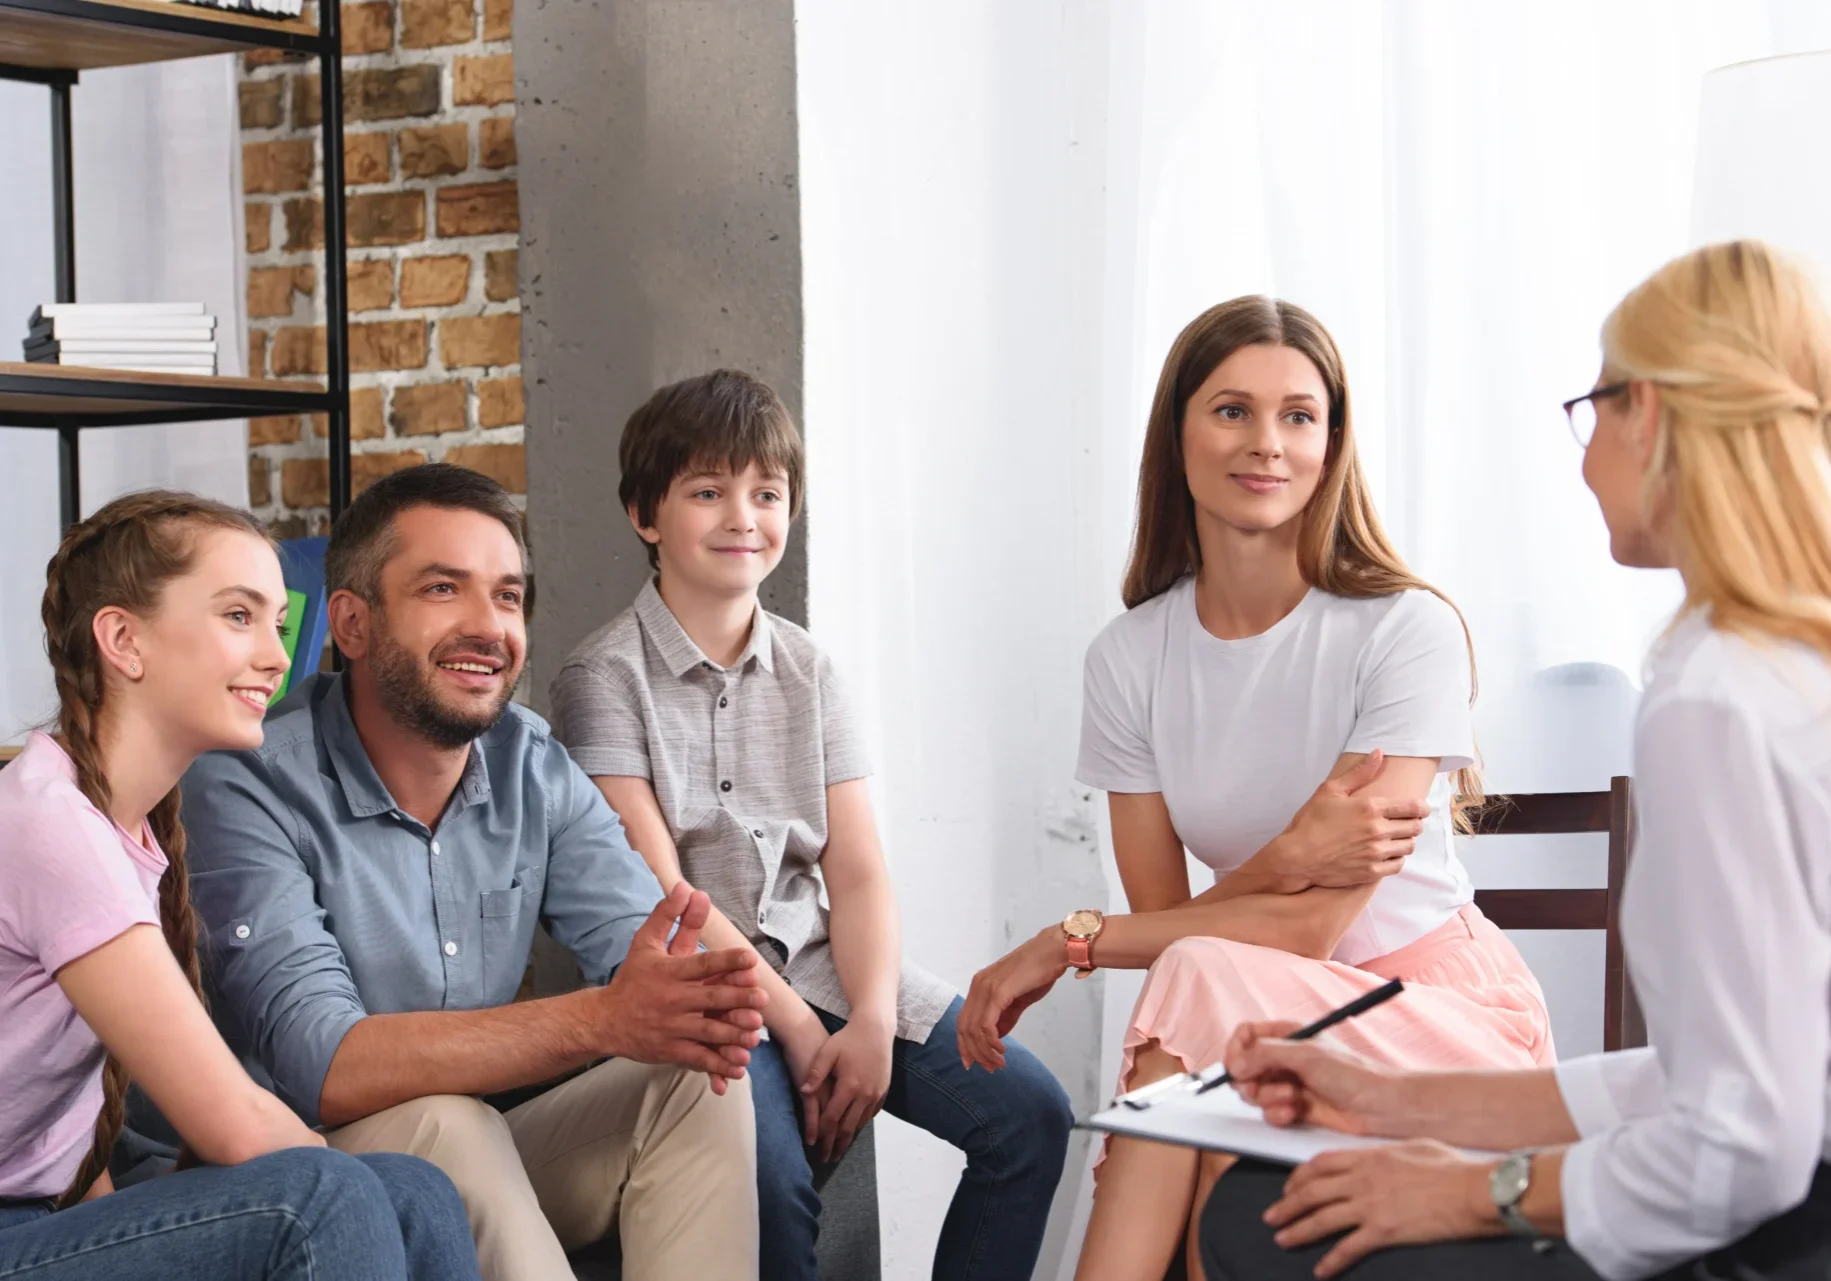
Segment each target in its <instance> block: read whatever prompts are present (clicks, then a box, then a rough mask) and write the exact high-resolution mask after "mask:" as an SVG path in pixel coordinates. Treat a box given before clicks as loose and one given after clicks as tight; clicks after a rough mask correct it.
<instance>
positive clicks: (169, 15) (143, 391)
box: [0, 0, 350, 528]
mask: <svg viewBox="0 0 1831 1281" xmlns="http://www.w3.org/2000/svg"><path fill="white" fill-rule="evenodd" d="M9 9H10V10H24V11H28V12H32V13H39V14H50V15H55V16H58V17H64V18H70V19H74V20H77V21H81V22H91V23H96V24H99V25H103V26H110V27H127V28H140V29H143V30H147V31H157V32H166V33H173V34H178V35H186V36H195V37H197V38H198V39H200V40H210V41H216V42H221V43H223V44H225V45H227V44H233V45H236V46H239V47H242V48H276V49H282V50H285V51H287V52H290V53H297V54H303V55H307V56H315V57H316V58H317V59H318V75H319V86H320V89H321V91H322V92H321V95H320V96H321V99H322V102H323V109H322V111H321V112H320V120H319V123H320V139H321V150H322V152H323V158H322V159H323V167H324V310H325V318H324V319H325V356H326V382H325V389H324V390H323V391H288V390H286V385H285V384H284V383H276V384H275V385H274V389H273V391H272V392H266V391H259V392H257V391H250V390H246V389H241V388H222V389H214V388H209V387H207V386H206V387H199V386H198V385H197V384H195V383H193V384H191V385H188V386H178V385H176V384H171V383H153V382H143V383H142V382H127V381H121V380H114V379H111V380H108V381H106V382H103V381H100V380H88V381H85V380H84V379H83V377H82V375H81V373H80V372H79V371H78V370H76V369H75V368H72V370H71V374H70V377H69V379H68V380H67V381H66V380H63V379H58V378H40V377H37V376H34V377H33V378H31V379H30V382H29V384H28V383H27V382H26V380H24V379H11V380H9V379H7V378H6V377H5V376H4V375H0V391H5V390H16V391H24V390H29V391H32V392H35V393H39V394H43V395H52V396H56V395H65V396H72V397H74V396H81V397H82V398H83V399H85V400H86V401H93V400H94V399H97V398H102V399H108V398H113V399H119V400H123V401H132V402H136V403H140V404H166V405H170V406H172V407H171V408H160V409H145V408H136V409H123V410H122V411H121V412H120V413H111V412H107V411H99V410H82V411H71V412H60V413H57V414H54V415H51V416H50V417H49V418H48V419H47V418H46V417H45V416H42V415H35V416H33V417H32V419H31V421H29V422H26V421H8V420H9V419H12V418H14V415H10V414H5V413H0V426H44V427H49V428H52V429H53V430H55V431H56V432H57V436H58V493H59V512H60V515H61V517H62V520H63V524H64V526H65V527H66V528H67V527H68V526H70V525H72V524H74V523H75V522H76V521H77V520H78V519H79V518H80V516H81V514H82V500H81V494H82V486H81V465H80V457H79V452H78V440H79V433H80V432H81V430H82V429H83V428H85V427H111V426H130V425H140V424H153V423H167V422H195V421H202V420H205V419H211V418H218V419H220V418H240V417H259V416H262V415H265V414H276V413H323V414H326V415H327V417H328V420H329V421H328V426H329V437H330V440H329V445H330V510H331V518H332V519H333V520H335V519H336V517H337V515H338V514H339V513H340V512H342V511H343V509H344V508H345V507H347V506H349V502H350V357H349V311H348V294H347V274H346V265H345V241H344V225H345V221H344V189H343V60H342V44H343V38H342V30H341V21H340V19H341V15H340V14H339V12H338V9H339V3H338V0H320V3H319V5H318V22H319V26H318V31H317V33H316V34H315V35H308V34H305V33H303V32H300V31H296V30H287V29H286V28H284V27H282V26H280V25H278V24H274V25H253V24H241V23H232V22H225V21H222V20H220V19H217V18H213V17H211V16H210V10H209V9H207V8H203V7H190V8H187V7H185V6H183V5H180V4H173V5H171V6H169V8H160V9H156V10H154V9H137V8H127V7H124V6H120V5H111V4H102V3H97V2H96V0H0V23H4V21H5V15H6V12H7V10H9ZM77 76H78V73H77V72H76V71H75V70H73V69H69V68H63V67H39V66H19V65H14V64H9V63H0V79H5V80H18V81H24V82H27V83H31V84H42V85H45V86H47V87H48V88H49V89H50V92H51V188H52V190H51V204H52V241H53V246H52V248H53V253H54V254H55V257H56V301H57V302H75V301H76V205H75V175H74V173H73V169H72V149H71V131H70V91H71V89H72V88H73V87H74V86H75V85H76V83H77Z"/></svg>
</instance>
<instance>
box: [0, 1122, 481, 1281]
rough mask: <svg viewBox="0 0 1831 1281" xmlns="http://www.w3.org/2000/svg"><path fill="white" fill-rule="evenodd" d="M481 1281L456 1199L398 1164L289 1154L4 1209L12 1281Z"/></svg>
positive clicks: (321, 1153) (426, 1167)
mask: <svg viewBox="0 0 1831 1281" xmlns="http://www.w3.org/2000/svg"><path fill="white" fill-rule="evenodd" d="M96 1277H106V1278H108V1281H178V1279H180V1278H182V1279H183V1281H403V1279H404V1281H476V1277H477V1251H476V1248H475V1247H474V1246H473V1245H472V1244H471V1235H470V1224H469V1222H468V1221H467V1220H466V1218H465V1217H464V1205H463V1203H462V1202H460V1201H459V1200H458V1192H457V1189H456V1188H454V1187H452V1185H451V1180H450V1179H448V1178H446V1177H445V1175H444V1174H442V1173H441V1172H440V1171H439V1170H438V1169H437V1167H435V1166H433V1165H430V1164H428V1163H427V1162H425V1161H422V1160H420V1159H419V1158H417V1157H410V1156H399V1155H396V1154H394V1153H376V1154H373V1155H369V1156H360V1157H355V1156H347V1155H345V1154H344V1153H342V1152H334V1151H332V1150H330V1149H329V1148H288V1149H286V1150H284V1151H281V1152H271V1153H269V1154H267V1155H266V1156H263V1157H258V1158H256V1159H255V1160H253V1161H249V1162H247V1163H245V1164H243V1165H236V1166H226V1167H216V1166H211V1167H204V1168H202V1169H194V1170H183V1171H180V1172H179V1173H177V1174H169V1175H164V1176H162V1177H160V1178H156V1179H149V1180H148V1181H147V1182H145V1183H138V1184H135V1185H134V1186H133V1187H130V1188H124V1189H122V1190H121V1191H119V1192H111V1193H109V1194H108V1195H107V1196H102V1197H97V1198H96V1199H95V1200H93V1201H85V1202H84V1203H83V1204H81V1205H77V1206H72V1207H71V1208H70V1209H68V1210H63V1211H60V1212H59V1213H56V1214H52V1213H51V1212H50V1210H49V1209H48V1207H43V1206H30V1207H14V1208H6V1207H0V1278H6V1281H14V1279H15V1278H17V1279H18V1281H90V1279H93V1278H96Z"/></svg>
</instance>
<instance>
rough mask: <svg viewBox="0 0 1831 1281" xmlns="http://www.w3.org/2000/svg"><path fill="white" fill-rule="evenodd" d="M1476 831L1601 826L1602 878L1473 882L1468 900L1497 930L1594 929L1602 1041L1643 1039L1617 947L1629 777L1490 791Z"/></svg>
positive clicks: (1622, 1043)
mask: <svg viewBox="0 0 1831 1281" xmlns="http://www.w3.org/2000/svg"><path fill="white" fill-rule="evenodd" d="M1471 817H1472V818H1473V820H1474V825H1475V834H1476V835H1477V836H1528V835H1561V834H1565V833H1574V832H1607V833H1608V884H1607V886H1605V887H1604V888H1602V889H1599V890H1477V891H1475V906H1476V907H1478V908H1480V909H1481V912H1482V915H1484V916H1486V917H1487V918H1488V919H1489V920H1491V921H1493V922H1494V924H1496V925H1498V926H1500V928H1501V929H1503V930H1602V931H1604V933H1605V935H1606V941H1605V943H1604V953H1603V956H1604V960H1603V980H1602V981H1603V984H1604V988H1603V997H1602V1017H1603V1028H1602V1048H1603V1049H1605V1050H1623V1049H1631V1048H1633V1047H1635V1046H1640V1045H1645V1044H1646V1043H1647V1027H1646V1022H1645V1020H1644V1019H1643V1018H1642V1017H1641V1014H1640V1005H1639V1003H1638V1002H1637V1001H1635V999H1634V988H1633V985H1632V984H1631V983H1630V982H1629V980H1628V971H1627V963H1626V961H1625V959H1624V958H1623V956H1622V951H1621V887H1622V885H1623V884H1624V883H1625V882H1626V880H1627V871H1628V857H1629V853H1630V849H1631V844H1632V839H1633V822H1634V807H1633V784H1632V782H1631V780H1629V779H1626V778H1616V779H1613V780H1612V781H1611V783H1610V786H1609V790H1608V791H1606V792H1519V793H1514V794H1512V795H1507V796H1490V797H1488V798H1487V800H1486V801H1485V802H1484V803H1483V805H1482V806H1481V807H1480V808H1479V809H1478V810H1476V811H1475V813H1474V814H1473V815H1472V816H1471Z"/></svg>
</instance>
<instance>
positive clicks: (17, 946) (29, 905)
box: [0, 734, 165, 1198]
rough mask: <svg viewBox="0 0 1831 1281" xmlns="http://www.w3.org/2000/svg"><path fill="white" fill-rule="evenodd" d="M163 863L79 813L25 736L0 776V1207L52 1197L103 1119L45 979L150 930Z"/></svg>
mask: <svg viewBox="0 0 1831 1281" xmlns="http://www.w3.org/2000/svg"><path fill="white" fill-rule="evenodd" d="M164 873H165V855H164V854H163V853H161V852H160V850H159V847H158V846H157V845H156V844H155V843H154V842H153V838H152V833H151V832H147V833H146V834H145V844H144V845H141V844H140V843H139V842H137V841H135V840H134V839H133V838H132V837H131V836H129V835H128V834H127V833H126V832H124V831H122V830H121V828H120V826H119V824H117V823H115V822H114V821H113V820H112V819H111V818H109V817H108V816H107V815H106V814H103V813H102V812H101V811H100V810H98V809H96V807H95V806H94V805H92V804H90V803H89V799H88V798H87V797H85V796H84V795H83V794H82V792H81V791H80V790H78V788H77V786H76V767H75V766H74V765H73V764H72V763H71V761H70V758H69V756H67V755H66V754H65V753H64V750H63V749H62V748H61V747H59V746H58V745H57V744H56V743H55V742H54V741H53V740H51V739H50V738H48V737H46V736H45V735H43V734H33V735H32V738H31V741H30V742H28V743H27V744H26V747H25V750H24V751H23V752H21V753H20V754H19V756H18V758H17V759H15V760H14V761H13V763H12V764H11V765H8V766H7V767H6V768H5V769H0V1029H3V1031H0V1082H4V1083H5V1085H4V1087H3V1088H0V1197H13V1198H29V1197H49V1196H57V1195H59V1194H61V1193H62V1192H63V1191H64V1189H65V1188H67V1187H69V1186H70V1180H71V1179H73V1178H75V1177H76V1170H77V1167H78V1166H80V1165H81V1164H82V1163H83V1157H84V1156H86V1155H87V1154H88V1151H89V1145H90V1142H91V1140H92V1138H93V1136H94V1133H95V1118H96V1114H97V1113H99V1112H100V1111H101V1108H102V1060H103V1057H104V1053H103V1050H102V1043H101V1042H100V1041H99V1040H97V1039H96V1035H95V1033H94V1032H91V1031H90V1030H89V1025H88V1024H87V1023H85V1022H83V1020H82V1016H81V1015H79V1014H77V1012H76V1008H75V1007H74V1006H72V1005H71V1004H70V1002H69V1001H68V1000H66V999H65V998H64V992H63V989H62V988H60V987H58V986H57V981H56V979H54V978H53V977H52V976H53V975H54V974H56V973H57V971H58V970H59V969H61V968H62V967H63V966H65V965H67V964H69V963H70V962H71V961H74V960H76V959H77V958H78V957H80V956H83V955H85V954H87V953H89V952H93V951H94V950H95V949H96V948H98V947H100V946H101V945H102V944H104V943H106V942H108V941H109V940H111V939H115V938H118V937H120V936H121V935H122V934H124V933H126V932H127V930H128V929H130V928H131V927H133V926H135V925H142V924H144V925H157V924H158V923H159V878H160V877H161V876H162V875H163V874H164Z"/></svg>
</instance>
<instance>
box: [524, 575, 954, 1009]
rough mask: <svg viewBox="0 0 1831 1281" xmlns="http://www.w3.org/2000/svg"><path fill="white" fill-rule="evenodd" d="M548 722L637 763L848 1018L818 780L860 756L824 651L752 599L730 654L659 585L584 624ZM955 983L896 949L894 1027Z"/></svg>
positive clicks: (865, 768)
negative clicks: (690, 627)
mask: <svg viewBox="0 0 1831 1281" xmlns="http://www.w3.org/2000/svg"><path fill="white" fill-rule="evenodd" d="M551 693H552V703H553V732H554V734H555V736H556V737H558V738H559V740H560V741H561V742H562V743H564V744H565V745H566V750H567V751H568V752H570V753H571V754H572V759H573V760H575V761H577V762H578V763H579V766H580V767H581V768H582V769H583V770H584V771H585V772H586V773H587V774H590V775H592V776H593V777H597V776H601V775H619V776H626V777H633V778H645V779H647V780H649V783H650V784H651V785H652V786H653V787H654V789H655V798H656V800H657V801H659V802H660V805H661V813H662V816H663V817H664V818H665V819H666V820H667V824H668V831H669V833H670V834H671V835H672V836H673V838H674V846H675V848H676V849H677V850H678V851H679V854H680V870H681V872H682V874H683V875H685V876H686V878H687V880H689V881H690V882H692V883H693V885H694V886H696V887H697V888H699V889H703V890H705V891H706V893H707V894H709V895H711V897H712V901H713V903H715V904H716V905H717V906H718V909H719V911H721V912H723V913H724V914H725V915H726V916H727V917H728V918H729V919H730V920H731V922H732V924H733V925H735V926H737V928H738V929H739V930H741V931H742V932H743V933H744V935H745V937H746V938H747V939H749V941H750V943H751V945H752V946H753V947H755V948H756V949H757V951H758V953H759V954H760V955H761V956H762V957H763V958H764V959H765V960H767V961H769V962H770V963H771V964H773V965H775V966H776V967H777V969H778V970H780V972H781V974H782V976H783V978H785V979H786V980H787V981H788V983H789V986H791V987H793V988H794V989H795V991H796V992H798V993H800V994H801V996H802V997H803V999H805V1000H806V1001H807V1002H808V1003H809V1004H810V1005H813V1006H815V1007H817V1008H819V1009H822V1010H826V1011H827V1012H828V1013H830V1014H836V1015H838V1016H839V1017H841V1018H845V1017H847V1016H848V1015H849V1014H850V1005H849V1003H848V1002H847V1000H846V994H845V989H844V988H843V987H842V986H841V985H840V982H839V974H838V972H837V971H836V970H835V969H834V966H833V952H832V948H831V946H830V945H829V944H828V942H827V908H826V905H825V903H824V902H823V898H824V892H825V887H824V885H823V884H822V882H821V879H820V857H821V854H822V853H823V852H824V851H825V849H826V843H827V812H826V789H827V787H828V786H829V785H830V784H833V783H843V782H846V781H847V780H849V779H855V778H863V777H865V776H866V775H868V774H869V773H870V772H871V768H870V764H869V762H868V761H867V760H866V758H865V751H864V747H863V745H862V744H861V742H860V741H859V735H858V730H857V727H856V725H855V724H854V722H853V719H852V709H851V706H850V704H849V703H848V702H847V700H846V697H845V691H844V689H843V688H842V687H841V685H840V683H839V680H838V677H837V675H836V674H835V672H834V670H833V664H832V661H831V660H830V659H828V658H827V656H826V655H825V654H823V653H821V652H820V648H819V647H818V646H817V645H815V643H814V639H813V637H811V636H809V635H808V634H807V632H805V631H804V630H802V629H801V628H799V627H797V626H795V625H794V624H793V623H791V622H789V621H788V620H787V619H783V618H777V617H776V616H774V615H773V614H769V613H766V612H764V610H763V609H762V608H761V607H759V608H758V609H757V612H756V621H755V622H754V623H752V625H751V629H750V641H749V644H748V645H747V646H746V647H745V649H744V652H743V653H742V654H740V655H739V656H738V659H737V661H736V662H735V663H733V664H732V665H731V666H730V667H728V668H723V667H719V666H718V665H717V664H715V663H713V662H712V661H711V660H710V659H708V658H707V657H706V656H705V655H704V654H703V653H701V652H700V649H699V646H697V645H695V644H694V643H693V641H692V639H691V638H690V637H689V636H688V635H687V634H686V632H685V631H683V630H682V629H681V626H680V623H679V622H678V621H677V620H676V619H675V617H674V615H673V612H672V611H671V610H669V609H668V607H667V604H666V602H664V601H663V600H662V599H661V593H660V592H658V591H656V590H655V585H654V583H652V582H651V583H649V584H648V585H647V586H645V587H644V588H643V589H642V593H641V595H639V596H638V597H637V598H636V603H635V604H634V605H632V606H631V607H630V608H629V609H627V610H625V611H623V613H621V614H619V615H618V616H617V617H616V618H614V619H612V620H611V622H610V623H609V624H608V625H606V626H604V627H602V628H599V629H598V630H597V631H595V632H593V633H592V634H591V635H590V636H587V637H586V638H585V640H584V641H583V642H581V643H580V645H579V647H578V648H577V649H575V650H574V651H573V652H572V656H571V657H570V658H568V659H567V660H566V665H565V667H563V668H562V669H561V670H560V673H559V675H558V676H557V677H556V678H555V679H554V682H553V687H552V690H551ZM953 997H954V992H953V989H952V988H950V987H949V986H948V985H947V984H946V983H944V982H942V981H941V980H940V979H938V978H936V977H935V976H934V975H932V974H929V973H927V972H926V971H924V970H921V969H919V968H917V967H916V966H913V965H911V964H909V963H908V962H907V961H905V962H904V964H903V970H902V981H901V985H900V987H899V989H898V993H897V1028H896V1034H897V1035H898V1036H900V1037H902V1038H904V1039H905V1040H911V1041H924V1040H927V1039H928V1034H929V1032H930V1031H932V1030H933V1028H934V1025H935V1023H936V1021H937V1020H938V1019H940V1017H941V1016H942V1015H943V1014H944V1013H946V1012H947V1007H948V1004H949V1002H951V1001H952V1000H953Z"/></svg>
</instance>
